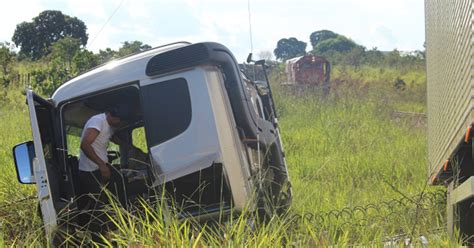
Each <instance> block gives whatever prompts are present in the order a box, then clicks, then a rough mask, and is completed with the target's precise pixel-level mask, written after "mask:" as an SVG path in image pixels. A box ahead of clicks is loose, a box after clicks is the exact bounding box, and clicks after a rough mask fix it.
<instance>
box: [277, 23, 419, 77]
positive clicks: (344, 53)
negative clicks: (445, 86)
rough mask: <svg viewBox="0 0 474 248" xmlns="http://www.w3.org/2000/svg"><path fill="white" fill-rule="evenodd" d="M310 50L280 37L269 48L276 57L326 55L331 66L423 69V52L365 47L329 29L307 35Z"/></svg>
mask: <svg viewBox="0 0 474 248" xmlns="http://www.w3.org/2000/svg"><path fill="white" fill-rule="evenodd" d="M309 40H310V43H311V50H310V51H309V52H306V47H307V43H306V42H303V41H299V40H298V39H296V38H294V37H291V38H282V39H280V40H279V41H278V42H277V45H276V48H275V49H274V50H273V53H274V55H275V57H276V58H277V59H278V60H281V61H286V60H288V59H291V58H294V57H298V56H303V55H305V54H314V55H319V56H323V57H326V58H327V59H328V60H329V61H330V62H331V63H332V64H333V65H342V66H355V67H359V66H361V65H371V66H377V67H381V66H387V67H394V68H398V69H404V68H415V69H424V66H425V51H414V52H410V53H402V52H400V51H398V50H396V49H395V50H393V51H388V52H382V51H380V50H378V49H377V48H376V47H375V48H372V49H367V48H366V47H364V46H362V45H360V44H357V43H356V42H354V41H353V40H352V39H350V38H348V37H346V36H344V35H341V34H338V33H335V32H333V31H330V30H319V31H315V32H313V33H311V34H310V36H309Z"/></svg>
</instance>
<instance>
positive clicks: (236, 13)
mask: <svg viewBox="0 0 474 248" xmlns="http://www.w3.org/2000/svg"><path fill="white" fill-rule="evenodd" d="M423 6H424V5H423V0H392V1H390V0H250V10H251V20H252V31H253V32H252V33H253V51H254V53H255V54H256V55H258V54H259V53H261V52H262V51H273V49H275V47H276V43H277V41H278V40H279V39H281V38H288V37H296V38H297V39H299V40H302V41H305V42H307V43H308V49H309V47H310V43H309V35H310V34H311V33H312V32H314V31H317V30H321V29H329V30H332V31H334V32H337V33H340V34H343V35H346V36H348V37H350V38H352V39H353V40H354V41H356V42H357V43H359V44H362V45H364V46H366V47H367V48H372V47H377V48H378V49H379V50H393V49H395V48H396V49H399V50H402V51H412V50H417V49H422V48H423V42H424V39H425V35H424V33H425V32H424V9H423ZM2 9H3V11H2V15H1V16H0V23H1V25H0V41H10V40H11V37H12V35H13V32H14V30H15V26H16V24H18V23H20V22H22V21H31V18H33V17H34V16H36V15H38V13H39V12H41V11H43V10H47V9H55V10H60V11H62V12H63V13H65V14H67V15H71V16H76V17H78V18H79V19H81V20H83V21H84V22H85V23H86V25H87V27H88V33H89V44H88V49H90V50H92V51H98V50H99V49H104V48H106V47H111V48H113V49H117V48H118V47H120V43H121V42H123V41H132V40H140V41H143V42H144V43H147V44H149V45H151V46H158V45H162V44H165V43H170V42H174V41H180V40H186V41H190V42H199V41H217V42H221V43H223V44H224V45H226V46H227V47H229V48H230V49H231V50H232V51H233V53H234V55H235V56H236V57H237V59H238V60H239V61H243V60H244V59H245V57H246V55H247V54H248V53H249V52H250V50H251V46H250V38H249V16H248V5H247V0H174V1H173V0H153V1H152V0H96V1H93V0H68V1H63V0H48V1H46V0H15V1H9V2H8V3H4V4H3V8H2ZM115 10H116V12H115V14H114V15H113V16H112V13H114V11H115ZM109 18H110V21H109V22H107V20H109ZM105 23H107V24H106V25H105V26H104V24H105ZM101 29H102V31H100V30H101ZM257 57H258V56H257Z"/></svg>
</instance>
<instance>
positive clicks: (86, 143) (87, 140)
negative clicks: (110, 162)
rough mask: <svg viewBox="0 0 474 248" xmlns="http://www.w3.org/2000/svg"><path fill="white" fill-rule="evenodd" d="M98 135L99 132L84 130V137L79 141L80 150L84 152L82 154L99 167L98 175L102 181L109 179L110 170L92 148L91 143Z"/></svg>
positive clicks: (92, 129) (91, 129) (90, 129)
mask: <svg viewBox="0 0 474 248" xmlns="http://www.w3.org/2000/svg"><path fill="white" fill-rule="evenodd" d="M98 135H99V131H98V130H97V129H95V128H88V129H86V131H85V133H84V136H83V138H82V140H81V150H82V151H83V152H84V154H85V155H86V156H87V157H88V158H89V159H90V160H92V162H94V163H95V164H97V165H98V166H99V170H100V173H101V175H102V177H103V178H104V180H109V178H110V170H109V168H108V167H107V162H105V161H102V159H101V158H99V156H97V153H95V151H94V148H92V143H93V142H94V140H95V139H96V138H97V136H98Z"/></svg>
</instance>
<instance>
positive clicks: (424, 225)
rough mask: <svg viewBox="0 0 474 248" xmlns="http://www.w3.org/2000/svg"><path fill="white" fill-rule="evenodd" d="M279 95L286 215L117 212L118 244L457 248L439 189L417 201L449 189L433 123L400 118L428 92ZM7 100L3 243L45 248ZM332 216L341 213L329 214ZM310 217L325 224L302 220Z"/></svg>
mask: <svg viewBox="0 0 474 248" xmlns="http://www.w3.org/2000/svg"><path fill="white" fill-rule="evenodd" d="M274 91H275V93H274V94H275V98H276V101H277V107H278V111H279V114H280V118H279V120H280V124H281V132H282V136H283V143H284V146H285V150H286V155H287V163H288V167H289V172H290V178H291V181H292V185H293V193H294V199H293V203H292V206H291V209H290V213H289V214H288V216H284V217H282V218H275V219H272V220H271V221H270V222H269V223H268V224H266V225H258V226H254V227H252V225H250V224H249V223H251V221H249V220H248V219H247V217H244V216H242V217H240V218H237V219H235V220H233V221H230V222H226V223H222V224H221V225H219V226H218V227H217V228H216V227H215V226H214V227H209V226H204V227H202V226H201V227H197V226H196V225H194V224H192V223H191V222H190V221H185V222H178V221H176V220H175V219H174V218H171V221H170V222H165V221H164V220H163V219H162V217H161V215H160V214H159V213H157V211H159V209H158V210H156V209H151V208H150V207H149V206H148V207H146V209H148V210H149V211H147V215H148V217H150V216H151V217H152V218H142V217H136V216H134V215H132V214H130V213H127V212H124V211H122V210H121V209H119V208H117V209H116V210H115V213H116V215H114V216H113V218H114V219H115V220H117V222H118V223H117V224H118V225H119V227H120V228H119V230H118V231H116V232H114V233H113V235H112V236H113V238H114V239H115V240H116V241H117V243H118V244H120V245H123V246H133V247H143V246H145V247H148V246H150V247H156V246H174V247H183V246H187V247H191V246H192V247H204V246H213V247H215V246H218V247H222V246H225V247H234V246H237V247H241V246H254V247H261V246H263V247H269V246H271V247H278V246H297V247H299V246H303V247H305V246H329V245H336V246H349V245H370V246H383V244H384V242H388V241H387V240H388V239H389V238H391V237H394V236H395V235H399V234H405V235H406V237H409V238H412V241H413V242H415V246H418V245H421V243H420V240H419V237H420V236H425V237H427V239H428V241H429V244H430V246H453V247H455V246H457V243H452V242H451V241H450V240H449V238H448V237H447V234H446V230H445V229H446V228H445V224H444V222H445V219H444V205H443V201H442V193H440V194H438V195H441V200H440V201H433V200H432V198H429V197H430V196H433V195H435V194H433V193H430V194H425V196H423V197H419V195H420V194H421V193H426V192H439V191H443V190H444V189H443V188H434V187H430V186H427V175H428V171H427V161H426V150H427V148H426V143H427V142H426V124H425V123H424V122H423V121H420V120H413V118H411V117H405V116H402V117H394V115H393V111H412V112H423V111H424V110H425V102H424V98H423V97H419V96H420V95H421V96H424V91H423V87H418V86H417V85H412V86H411V87H409V88H408V89H406V90H405V91H400V92H399V91H396V90H395V89H393V87H391V85H388V86H383V85H374V84H363V85H361V84H357V85H353V84H351V85H349V84H347V85H344V84H341V85H339V86H338V87H337V89H336V90H335V91H333V92H332V93H331V94H330V95H329V96H328V97H322V96H321V94H320V93H319V92H317V91H311V90H310V91H304V92H289V90H288V89H284V88H280V87H278V86H276V85H275V86H274ZM2 99H3V100H2V103H3V104H2V105H1V107H0V130H1V131H0V140H2V146H1V147H0V164H1V166H2V173H0V224H1V228H2V229H1V230H2V231H1V233H2V238H1V239H0V242H1V244H3V245H13V246H18V245H20V246H41V242H43V240H42V234H43V233H42V229H41V222H40V219H39V218H38V217H37V215H36V211H37V210H36V205H35V203H34V202H33V201H31V200H30V201H25V202H21V203H15V204H13V205H9V204H10V203H11V202H14V201H15V200H18V199H22V198H24V197H27V196H30V195H32V194H34V186H22V185H20V184H19V183H18V182H17V179H16V174H15V170H14V165H13V159H12V155H11V148H12V147H13V146H14V145H15V144H17V143H20V142H23V141H25V140H29V139H31V138H30V130H29V123H28V119H27V112H26V105H24V97H23V96H22V95H21V94H20V93H19V90H14V89H11V90H10V91H9V92H8V93H6V94H4V95H3V98H2ZM416 196H418V197H416ZM407 197H408V198H407ZM394 199H397V200H399V199H404V200H402V202H401V203H400V202H398V203H397V202H396V201H391V200H394ZM390 201H391V202H390ZM388 202H390V203H388ZM370 204H374V206H376V207H373V208H370V206H372V205H370ZM367 206H369V208H367ZM364 207H365V210H364V211H362V210H361V209H363V208H364ZM344 209H345V210H344ZM357 209H358V210H357ZM331 211H333V213H337V214H338V216H334V215H331V214H328V213H331ZM305 213H312V214H315V215H316V216H321V218H319V217H314V218H312V219H306V218H298V217H297V216H298V215H304V214H305ZM401 245H402V244H401V243H398V244H396V246H401Z"/></svg>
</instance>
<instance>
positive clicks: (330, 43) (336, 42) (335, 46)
mask: <svg viewBox="0 0 474 248" xmlns="http://www.w3.org/2000/svg"><path fill="white" fill-rule="evenodd" d="M356 46H358V45H357V44H356V43H355V42H354V41H352V40H351V39H348V38H346V37H345V36H342V35H339V36H337V37H336V38H330V39H326V40H323V41H321V42H319V43H318V44H317V45H316V47H315V48H314V51H315V52H316V53H320V54H321V53H325V52H328V51H336V52H348V51H350V50H352V49H353V48H355V47H356Z"/></svg>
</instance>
